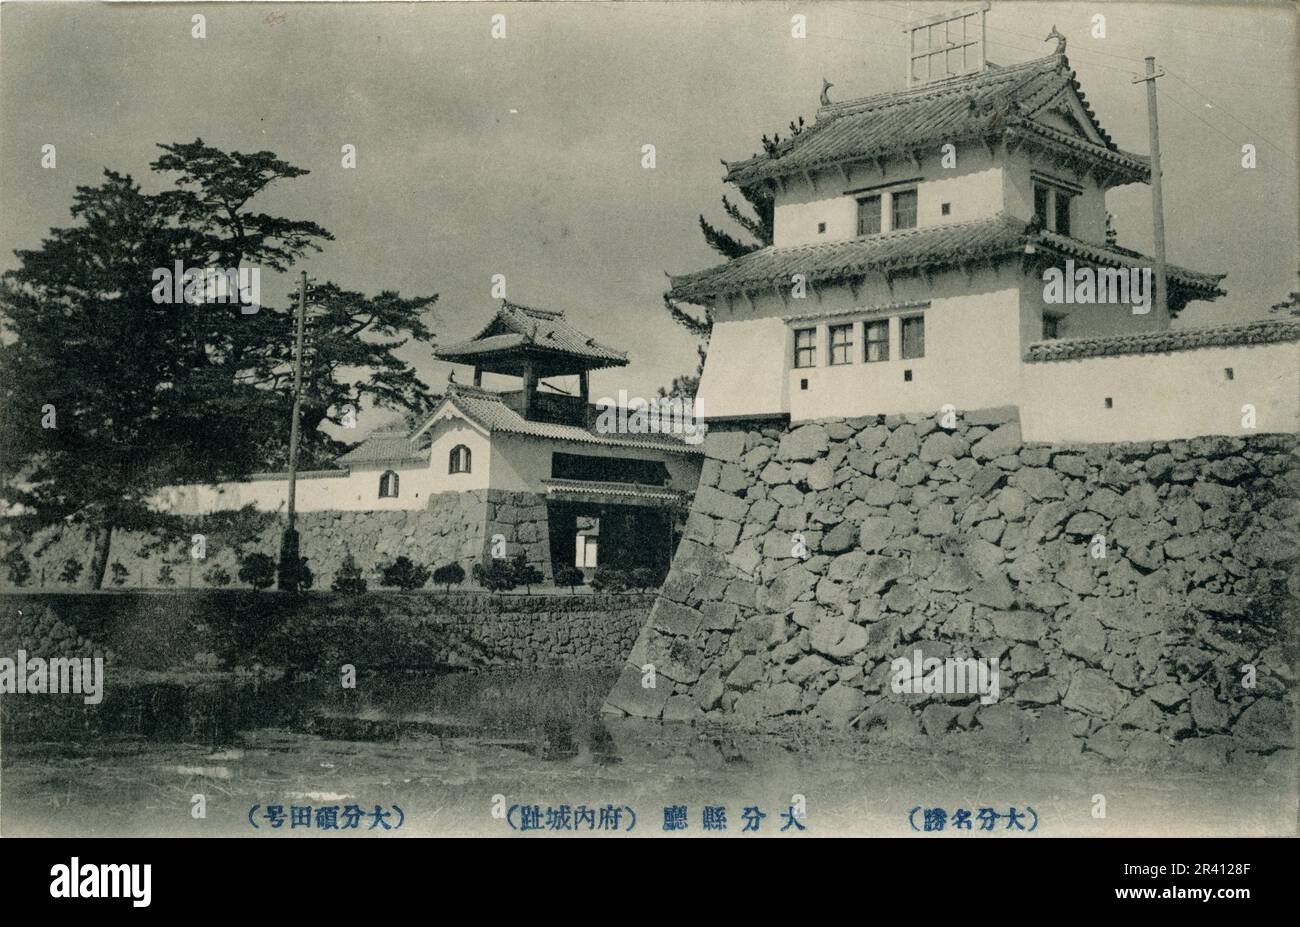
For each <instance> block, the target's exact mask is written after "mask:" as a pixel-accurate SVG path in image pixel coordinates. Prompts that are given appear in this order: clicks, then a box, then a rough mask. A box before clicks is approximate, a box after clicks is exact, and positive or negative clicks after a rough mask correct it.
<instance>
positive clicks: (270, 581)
mask: <svg viewBox="0 0 1300 927" xmlns="http://www.w3.org/2000/svg"><path fill="white" fill-rule="evenodd" d="M275 572H276V567H275V561H274V560H272V559H271V558H270V557H268V556H267V555H266V554H263V553H254V554H249V555H248V556H247V557H245V558H244V559H243V560H242V561H241V562H240V564H239V581H240V582H241V583H247V584H248V585H250V586H252V587H253V588H254V589H269V588H271V586H273V585H274V584H275Z"/></svg>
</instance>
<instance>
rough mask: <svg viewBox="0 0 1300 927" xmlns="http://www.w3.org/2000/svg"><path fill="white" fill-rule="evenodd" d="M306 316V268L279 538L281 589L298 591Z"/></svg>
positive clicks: (296, 333)
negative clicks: (284, 520)
mask: <svg viewBox="0 0 1300 927" xmlns="http://www.w3.org/2000/svg"><path fill="white" fill-rule="evenodd" d="M306 318H307V271H305V270H304V271H303V272H302V278H301V280H300V282H299V286H298V318H297V320H296V322H295V326H294V345H293V423H292V424H291V425H290V426H289V525H288V527H286V528H285V529H284V536H283V538H282V539H281V541H280V571H279V573H280V575H279V584H278V585H279V587H280V591H281V592H297V591H298V573H299V568H298V561H299V557H298V528H297V512H296V510H295V502H296V499H295V496H296V493H297V488H298V486H297V483H298V417H299V414H300V413H301V410H302V338H303V328H304V327H305V325H306Z"/></svg>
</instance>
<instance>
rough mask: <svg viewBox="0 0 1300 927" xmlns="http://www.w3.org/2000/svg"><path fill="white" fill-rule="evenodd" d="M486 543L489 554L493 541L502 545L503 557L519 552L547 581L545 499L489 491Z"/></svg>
mask: <svg viewBox="0 0 1300 927" xmlns="http://www.w3.org/2000/svg"><path fill="white" fill-rule="evenodd" d="M486 519H487V520H486V526H487V527H486V529H485V535H486V542H487V545H488V550H489V552H490V551H491V549H492V544H493V539H494V537H496V536H500V537H502V538H504V539H505V542H506V556H507V557H513V556H515V555H516V554H518V553H520V552H522V553H524V554H525V555H527V557H528V562H529V563H530V564H532V565H533V566H535V567H537V568H538V569H539V570H541V571H542V575H543V576H545V577H546V579H547V581H548V582H549V581H550V579H551V541H550V527H549V520H548V519H547V517H546V497H545V496H543V495H540V494H538V493H531V492H510V491H508V490H503V489H490V490H488V494H487V515H486Z"/></svg>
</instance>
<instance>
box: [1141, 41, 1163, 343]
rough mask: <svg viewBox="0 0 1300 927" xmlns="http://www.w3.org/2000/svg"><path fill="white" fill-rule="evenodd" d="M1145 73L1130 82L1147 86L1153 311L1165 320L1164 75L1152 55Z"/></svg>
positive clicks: (1148, 59) (1148, 58) (1149, 56)
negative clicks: (1159, 103) (1159, 102)
mask: <svg viewBox="0 0 1300 927" xmlns="http://www.w3.org/2000/svg"><path fill="white" fill-rule="evenodd" d="M1146 61H1147V72H1146V75H1145V76H1143V77H1135V78H1133V83H1135V84H1138V83H1143V82H1145V83H1146V85H1147V128H1148V130H1149V132H1150V135H1151V216H1152V221H1153V223H1154V225H1155V252H1156V254H1155V258H1156V266H1155V277H1156V293H1155V297H1156V298H1155V308H1156V312H1158V313H1159V314H1160V317H1161V318H1162V319H1168V318H1169V300H1168V295H1167V293H1166V289H1165V284H1166V276H1167V274H1166V271H1165V200H1164V195H1163V194H1162V193H1161V189H1160V120H1159V117H1158V116H1157V114H1156V78H1157V77H1164V72H1163V71H1161V72H1160V73H1158V74H1157V73H1156V59H1155V56H1154V55H1148V56H1147V59H1146Z"/></svg>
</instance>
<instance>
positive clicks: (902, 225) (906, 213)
mask: <svg viewBox="0 0 1300 927" xmlns="http://www.w3.org/2000/svg"><path fill="white" fill-rule="evenodd" d="M891 199H892V200H893V214H892V215H891V217H890V218H891V219H892V220H893V221H892V224H891V225H890V228H891V229H893V230H895V231H897V230H898V229H914V228H916V191H915V190H899V191H898V192H897V193H895V194H894V195H893V196H892V197H891Z"/></svg>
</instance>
